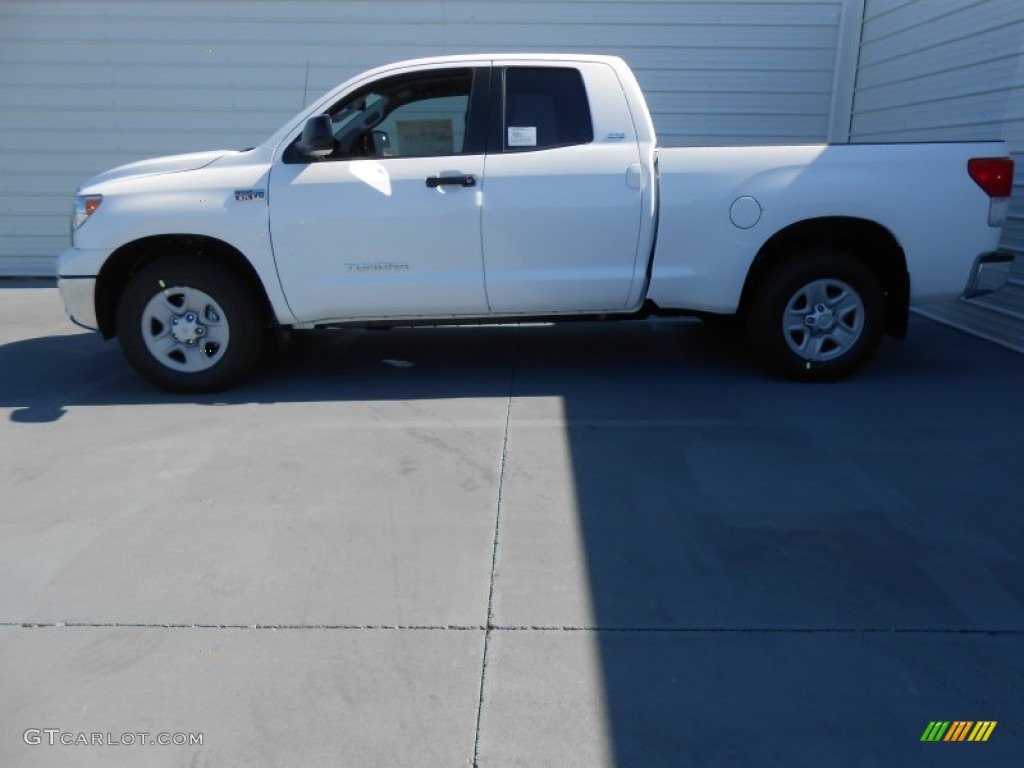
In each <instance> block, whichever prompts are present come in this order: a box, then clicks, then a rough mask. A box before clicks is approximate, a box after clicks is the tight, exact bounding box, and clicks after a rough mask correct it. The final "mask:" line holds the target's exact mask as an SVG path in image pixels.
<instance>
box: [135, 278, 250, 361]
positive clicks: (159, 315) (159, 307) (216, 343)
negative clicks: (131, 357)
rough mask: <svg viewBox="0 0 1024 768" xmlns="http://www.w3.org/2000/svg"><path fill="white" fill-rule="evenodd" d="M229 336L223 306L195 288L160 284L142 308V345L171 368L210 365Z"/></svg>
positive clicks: (217, 357) (221, 353)
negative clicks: (160, 286) (163, 286)
mask: <svg viewBox="0 0 1024 768" xmlns="http://www.w3.org/2000/svg"><path fill="white" fill-rule="evenodd" d="M229 338H230V329H229V326H228V320H227V316H226V315H225V313H224V310H223V309H222V308H221V306H220V304H218V303H217V301H216V300H215V299H214V298H213V297H212V296H210V295H209V294H208V293H204V292H203V291H200V290H198V289H196V288H186V287H184V286H174V287H170V288H164V289H163V290H162V291H160V293H157V294H156V295H154V296H153V298H151V299H150V300H149V301H148V302H147V303H146V306H145V308H144V309H143V310H142V339H143V341H144V342H145V344H146V349H147V350H149V353H150V354H151V355H153V357H154V358H156V360H157V361H159V362H160V363H161V364H162V365H165V366H167V367H168V368H171V369H172V370H175V371H181V372H183V373H198V372H199V371H205V370H207V369H209V368H212V367H213V366H215V365H216V364H217V363H218V362H220V359H221V358H222V357H223V356H224V352H225V351H226V350H227V348H228V341H229Z"/></svg>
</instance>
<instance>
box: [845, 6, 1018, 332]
mask: <svg viewBox="0 0 1024 768" xmlns="http://www.w3.org/2000/svg"><path fill="white" fill-rule="evenodd" d="M974 139H986V140H987V139H1004V140H1006V141H1007V142H1008V143H1009V146H1010V149H1011V152H1012V153H1013V155H1014V159H1015V160H1016V166H1017V173H1016V183H1015V184H1014V192H1013V195H1014V199H1013V203H1012V206H1011V210H1010V219H1009V222H1008V224H1007V226H1006V228H1005V230H1004V234H1003V241H1002V245H1003V247H1004V248H1007V249H1009V250H1012V251H1014V252H1015V253H1017V254H1019V255H1018V257H1017V260H1016V262H1015V263H1014V265H1013V269H1012V272H1011V281H1012V282H1011V284H1010V285H1008V286H1007V288H1006V289H1005V290H1003V291H1000V292H998V293H995V294H991V295H990V296H988V297H986V298H984V299H978V300H975V301H973V302H970V303H963V302H959V303H955V304H951V305H947V306H943V307H941V308H933V309H928V310H926V314H929V315H930V316H934V317H937V318H941V319H943V320H945V321H947V322H951V323H953V324H955V325H957V326H959V327H962V328H964V329H965V330H970V331H972V332H978V333H981V334H982V335H985V336H987V337H989V338H992V339H993V340H996V341H999V342H1001V343H1003V344H1006V345H1007V346H1011V347H1014V348H1017V349H1021V350H1022V351H1024V2H1022V1H1021V0H983V1H982V2H977V1H972V0H867V2H866V3H865V12H864V25H863V38H862V44H861V52H860V64H859V67H858V71H857V80H856V91H855V97H854V104H853V119H852V123H851V140H853V141H929V140H931V141H946V140H974ZM925 193H926V192H925Z"/></svg>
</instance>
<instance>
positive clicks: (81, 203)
mask: <svg viewBox="0 0 1024 768" xmlns="http://www.w3.org/2000/svg"><path fill="white" fill-rule="evenodd" d="M102 202H103V195H76V196H75V218H74V220H73V221H74V227H73V228H74V229H78V228H79V227H80V226H82V225H83V224H85V220H86V219H88V218H89V217H90V216H92V215H93V214H94V213H96V209H97V208H99V207H100V203H102Z"/></svg>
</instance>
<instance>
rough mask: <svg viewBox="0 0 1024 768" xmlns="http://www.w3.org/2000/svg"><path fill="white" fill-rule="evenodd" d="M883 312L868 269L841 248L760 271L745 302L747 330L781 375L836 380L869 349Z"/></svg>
mask: <svg viewBox="0 0 1024 768" xmlns="http://www.w3.org/2000/svg"><path fill="white" fill-rule="evenodd" d="M883 313H884V302H883V297H882V288H881V285H880V284H879V281H878V278H877V277H876V276H875V274H874V272H872V271H871V269H870V268H868V267H867V266H866V265H865V264H864V263H863V262H861V261H858V260H857V259H855V258H853V257H852V256H849V255H847V254H845V253H842V252H839V251H834V250H830V249H814V250H810V251H805V252H803V253H800V254H796V255H795V256H793V257H792V258H791V259H789V260H787V261H785V262H783V263H782V264H780V265H778V266H777V267H775V268H774V269H773V270H771V271H770V272H768V274H767V275H765V276H764V278H763V279H762V280H761V282H760V284H759V285H758V287H757V288H756V291H755V293H754V295H753V298H752V300H751V303H750V305H749V307H748V311H747V332H748V335H749V336H750V340H751V343H752V344H753V347H754V351H755V353H756V354H757V355H758V356H759V357H760V358H761V360H762V361H763V362H764V363H765V364H767V365H768V366H770V367H771V368H773V369H775V370H776V371H778V372H780V373H782V374H783V375H785V376H787V377H789V378H792V379H797V380H801V381H835V380H837V379H841V378H843V377H845V376H847V375H849V374H850V373H852V372H853V371H855V370H856V369H857V368H859V367H860V366H861V365H862V364H863V363H864V362H865V361H866V360H867V359H868V358H869V357H870V356H871V354H872V353H873V352H874V351H875V349H876V347H877V346H878V344H879V342H880V341H881V339H882V331H883V328H884V317H883Z"/></svg>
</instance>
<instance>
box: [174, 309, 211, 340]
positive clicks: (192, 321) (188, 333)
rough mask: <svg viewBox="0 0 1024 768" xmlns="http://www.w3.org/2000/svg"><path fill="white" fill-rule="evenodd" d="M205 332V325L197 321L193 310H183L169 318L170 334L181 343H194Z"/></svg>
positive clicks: (197, 317) (197, 318)
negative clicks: (182, 312)
mask: <svg viewBox="0 0 1024 768" xmlns="http://www.w3.org/2000/svg"><path fill="white" fill-rule="evenodd" d="M205 334H206V326H204V325H202V324H201V323H200V322H199V316H198V315H196V313H195V312H185V313H184V314H181V315H177V316H175V317H172V318H171V335H172V336H174V338H175V340H176V341H180V342H181V343H182V344H195V343H196V342H197V341H199V338H200V337H201V336H203V335H205Z"/></svg>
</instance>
